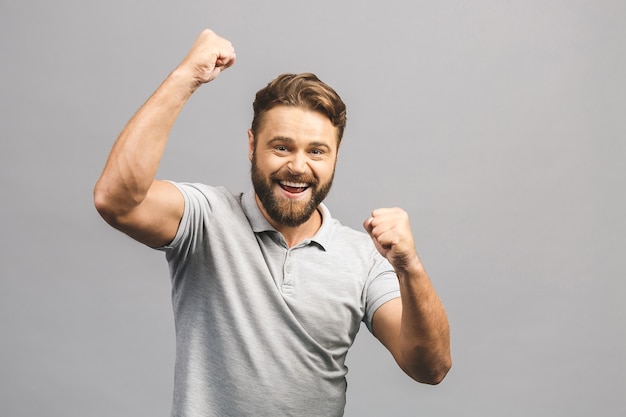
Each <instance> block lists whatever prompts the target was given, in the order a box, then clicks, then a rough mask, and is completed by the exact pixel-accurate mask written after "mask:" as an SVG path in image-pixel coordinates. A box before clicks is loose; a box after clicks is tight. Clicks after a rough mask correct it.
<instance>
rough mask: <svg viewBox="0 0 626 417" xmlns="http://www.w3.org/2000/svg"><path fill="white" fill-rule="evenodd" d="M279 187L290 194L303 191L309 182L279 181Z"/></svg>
mask: <svg viewBox="0 0 626 417" xmlns="http://www.w3.org/2000/svg"><path fill="white" fill-rule="evenodd" d="M278 184H279V185H280V187H281V188H282V189H283V190H285V191H287V192H289V193H292V194H299V193H303V192H304V191H306V190H307V189H308V188H309V184H307V183H305V182H292V181H279V183H278Z"/></svg>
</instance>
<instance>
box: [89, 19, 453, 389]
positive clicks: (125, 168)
mask: <svg viewBox="0 0 626 417" xmlns="http://www.w3.org/2000/svg"><path fill="white" fill-rule="evenodd" d="M235 60H236V55H235V50H234V48H233V46H232V45H231V43H230V42H229V41H227V40H226V39H223V38H221V37H219V36H218V35H217V34H215V33H214V32H213V31H211V30H208V29H207V30H204V31H203V32H202V33H201V34H200V35H199V36H198V38H197V39H196V41H195V42H194V44H193V46H192V48H191V50H190V51H189V53H188V54H187V56H186V57H185V59H184V60H183V61H182V62H181V63H180V64H179V66H178V67H177V68H176V69H175V70H174V71H173V72H172V73H171V74H170V75H169V76H168V77H167V78H166V79H165V80H164V81H163V83H162V84H161V85H160V86H159V88H158V89H157V90H156V91H155V92H154V94H153V95H152V96H151V97H150V98H149V99H148V100H147V101H146V103H145V104H144V105H143V106H142V107H141V108H140V109H139V110H138V111H137V113H136V114H135V115H134V116H133V117H132V118H131V120H130V121H129V122H128V124H127V125H126V126H125V127H124V129H123V130H122V132H121V133H120V135H119V137H118V139H117V141H116V142H115V144H114V146H113V149H112V150H111V153H110V155H109V158H108V160H107V162H106V165H105V167H104V170H103V172H102V175H101V177H100V179H99V180H98V182H97V183H96V186H95V188H94V203H95V206H96V208H97V210H98V212H99V213H100V214H101V216H102V217H103V218H104V219H105V220H106V221H107V222H108V223H109V224H111V225H112V226H113V227H115V228H117V229H119V230H121V231H122V232H124V233H126V234H127V235H129V236H130V237H132V238H134V239H136V240H137V241H139V242H142V243H144V244H146V245H149V246H152V247H158V246H162V245H165V244H167V243H169V242H170V241H171V240H172V239H173V238H174V236H175V234H176V231H177V228H178V224H179V221H180V219H181V217H182V214H183V210H184V201H183V198H182V195H181V194H180V192H179V191H178V189H177V188H176V187H174V186H173V185H172V184H170V183H168V182H164V181H159V180H156V179H155V175H156V172H157V169H158V166H159V163H160V160H161V157H162V155H163V151H164V148H165V144H166V142H167V139H168V135H169V133H170V130H171V128H172V126H173V125H174V122H175V121H176V118H177V117H178V114H179V113H180V111H181V109H182V108H183V106H184V105H185V103H186V102H187V100H188V99H189V97H190V96H191V95H192V94H193V93H194V92H195V91H196V90H197V89H198V88H199V87H200V86H201V85H202V84H205V83H208V82H211V81H213V80H214V79H215V78H216V77H218V76H219V74H220V73H221V72H222V71H224V70H226V69H228V68H229V67H230V66H231V65H233V64H234V63H235ZM248 140H249V158H250V160H251V162H253V165H254V169H253V175H254V177H253V182H257V184H262V185H263V186H264V187H265V189H266V190H265V192H264V193H260V194H265V195H264V196H262V198H259V195H257V204H258V205H259V208H260V209H261V211H262V212H263V214H264V216H265V217H266V218H267V220H268V221H269V222H270V223H271V224H272V225H273V226H274V227H275V228H276V229H277V230H278V231H279V232H281V233H282V234H283V236H284V238H285V240H286V241H287V243H288V244H289V245H290V246H294V245H296V244H297V243H299V242H301V241H302V240H304V239H306V238H310V237H312V236H313V235H314V234H315V233H316V232H317V230H318V229H319V227H320V226H321V215H320V214H319V212H318V211H317V210H316V208H317V204H319V202H320V201H321V199H323V197H324V196H325V193H326V192H327V190H328V189H329V188H330V185H331V184H332V179H333V176H334V172H335V164H336V161H337V153H338V151H339V145H338V138H337V129H336V128H335V127H334V126H333V125H332V123H331V122H330V120H328V119H327V118H326V117H325V116H324V115H322V114H320V113H317V112H314V111H307V110H304V109H301V108H298V107H285V106H277V107H275V108H272V109H270V110H269V111H267V113H266V115H265V116H264V119H263V124H262V126H261V127H260V129H259V130H258V131H257V135H256V137H255V136H254V135H253V133H252V132H251V131H248ZM281 181H283V183H282V186H281ZM285 181H287V182H286V183H285ZM316 195H317V197H316ZM311 201H312V203H311ZM270 203H271V204H273V205H274V206H275V208H274V209H270V210H268V209H266V207H265V205H267V206H268V208H269V206H270ZM363 227H364V229H365V230H366V231H367V233H369V235H370V236H371V238H372V240H373V242H374V245H375V246H376V248H377V249H378V251H379V252H380V253H381V254H382V256H384V257H386V258H387V259H388V260H389V262H390V263H391V265H392V266H393V268H394V270H395V271H396V273H397V275H398V280H399V283H400V292H401V297H400V298H398V299H395V300H391V301H389V302H387V303H385V304H384V305H383V306H381V307H380V308H379V309H378V310H377V311H376V313H375V314H374V318H373V330H374V335H375V336H376V337H377V338H378V339H379V340H380V341H381V342H382V343H383V345H385V346H386V347H387V349H389V351H390V352H391V354H392V355H393V357H394V358H395V360H396V361H397V363H398V364H399V366H400V367H401V368H402V369H403V370H404V371H405V372H406V373H407V374H408V375H409V376H411V377H412V378H414V379H415V380H417V381H420V382H424V383H429V384H437V383H439V382H440V381H441V380H442V379H443V378H444V377H445V375H446V373H447V372H448V370H449V368H450V366H451V358H450V336H449V328H448V320H447V317H446V313H445V310H444V308H443V305H442V303H441V301H440V300H439V297H438V296H437V293H436V292H435V290H434V288H433V286H432V284H431V281H430V279H429V277H428V274H427V273H426V270H425V269H424V267H423V265H422V263H421V261H420V259H419V257H418V255H417V251H416V249H415V243H414V239H413V235H412V233H411V227H410V224H409V218H408V215H407V213H406V212H405V211H403V210H402V209H399V208H382V209H376V210H374V211H372V215H371V217H370V218H368V219H367V220H365V221H364V223H363Z"/></svg>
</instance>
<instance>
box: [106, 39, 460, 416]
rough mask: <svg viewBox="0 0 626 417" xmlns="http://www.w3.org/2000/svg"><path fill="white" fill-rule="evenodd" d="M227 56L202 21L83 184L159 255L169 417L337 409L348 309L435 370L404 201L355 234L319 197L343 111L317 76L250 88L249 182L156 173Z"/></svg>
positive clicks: (431, 311) (436, 330)
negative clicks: (174, 178) (171, 354)
mask: <svg viewBox="0 0 626 417" xmlns="http://www.w3.org/2000/svg"><path fill="white" fill-rule="evenodd" d="M234 63H235V51H234V49H233V46H232V45H231V43H230V42H229V41H227V40H226V39H224V38H221V37H220V36H218V35H217V34H215V33H214V32H212V31H211V30H208V29H207V30H205V31H203V32H202V33H201V34H200V35H199V37H198V38H197V39H196V41H195V43H194V45H193V46H192V48H191V50H190V51H189V53H188V54H187V56H186V57H185V59H184V60H183V61H182V62H181V63H180V64H179V65H178V66H177V68H176V69H175V70H174V71H173V72H172V73H171V74H170V75H169V76H168V77H167V78H166V80H165V81H164V82H163V83H162V84H161V86H160V87H159V88H158V89H157V90H156V91H155V93H154V94H153V95H152V96H151V97H150V98H149V99H148V101H147V102H146V103H145V104H144V105H143V106H142V107H141V108H140V109H139V111H138V112H137V113H136V114H135V115H134V116H133V117H132V119H131V120H130V122H129V123H128V124H127V126H126V127H125V128H124V129H123V131H122V132H121V134H120V136H119V137H118V139H117V141H116V142H115V145H114V146H113V149H112V150H111V153H110V155H109V158H108V160H107V163H106V165H105V168H104V170H103V173H102V175H101V177H100V179H99V180H98V182H97V184H96V187H95V190H94V199H95V205H96V208H97V209H98V211H99V213H100V214H101V215H102V217H103V218H104V219H105V220H106V221H107V222H108V223H109V224H111V225H112V226H114V227H115V228H117V229H119V230H121V231H123V232H124V233H126V234H127V235H129V236H131V237H132V238H134V239H136V240H137V241H139V242H141V243H144V244H146V245H148V246H150V247H153V248H156V249H159V250H162V251H164V252H165V255H166V258H167V260H168V263H169V266H170V273H171V280H172V303H173V307H174V317H175V327H176V365H175V384H174V398H173V405H172V416H236V417H242V416H255V417H257V416H299V417H302V416H341V415H343V411H344V406H345V401H346V396H345V394H346V379H345V377H346V373H347V368H346V366H345V358H346V354H347V352H348V349H349V347H350V346H351V345H352V343H353V341H354V338H355V336H356V334H357V331H358V329H359V327H360V323H361V322H364V323H365V324H366V325H367V327H368V329H369V330H370V331H371V332H372V333H373V334H374V336H375V337H376V338H377V339H378V340H380V341H381V342H382V344H383V345H384V346H385V347H386V348H387V349H388V350H389V351H390V352H391V354H392V355H393V357H394V358H395V360H396V362H397V363H398V365H399V366H400V367H401V368H402V370H404V371H405V372H406V373H407V374H408V375H409V376H410V377H411V378H413V379H415V380H416V381H419V382H423V383H428V384H437V383H439V382H440V381H441V380H442V379H443V378H444V376H445V375H446V373H447V372H448V370H449V368H450V366H451V359H450V337H449V328H448V320H447V317H446V313H445V311H444V308H443V306H442V303H441V301H440V300H439V297H438V296H437V294H436V292H435V290H434V289H433V287H432V284H431V281H430V279H429V277H428V275H427V273H426V271H425V269H424V267H423V265H422V263H421V262H420V259H419V257H418V255H417V252H416V249H415V244H414V240H413V236H412V234H411V229H410V225H409V219H408V216H407V214H406V212H404V211H403V210H401V209H398V208H383V209H376V210H373V211H372V215H371V217H369V218H368V219H366V220H365V221H364V223H363V226H364V229H365V231H366V233H364V232H360V231H355V230H353V229H350V228H348V227H345V226H343V225H341V224H340V223H339V222H338V221H337V220H335V219H333V218H332V217H331V214H330V211H329V210H328V208H327V207H326V206H325V205H324V204H323V200H324V198H325V197H326V195H327V194H328V192H329V190H330V188H331V184H332V181H333V176H334V172H335V164H336V162H337V153H338V151H339V147H340V143H341V139H342V136H343V131H344V128H345V124H346V108H345V105H344V103H343V101H342V100H341V98H340V97H339V95H338V94H337V93H336V92H335V90H333V89H332V88H331V87H329V86H328V85H326V84H325V83H323V82H322V81H320V80H319V79H318V78H317V77H316V76H315V75H313V74H284V75H281V76H279V77H277V78H276V79H275V80H273V81H272V82H270V83H269V84H268V85H267V86H266V87H265V88H263V89H262V90H260V91H259V92H258V93H257V95H256V98H255V101H254V105H253V107H254V119H253V121H252V126H251V128H250V129H249V130H248V142H249V158H250V161H251V165H252V168H251V173H252V184H253V186H254V187H253V191H250V192H247V193H238V194H237V193H231V192H229V191H228V190H226V189H225V188H223V187H214V186H209V185H205V184H199V183H174V182H168V181H161V180H156V179H155V176H156V172H157V168H158V165H159V162H160V159H161V156H162V154H163V151H164V148H165V144H166V141H167V139H168V135H169V132H170V130H171V128H172V126H173V124H174V122H175V120H176V118H177V116H178V114H179V113H180V111H181V109H182V108H183V106H184V105H185V103H186V102H187V100H188V99H189V97H190V96H191V95H192V94H193V93H194V92H195V91H196V90H197V89H198V88H199V87H200V86H201V85H203V84H205V83H208V82H210V81H212V80H214V79H215V78H216V77H217V76H218V75H219V74H220V73H221V72H222V71H224V70H226V69H227V68H229V67H230V66H231V65H233V64H234Z"/></svg>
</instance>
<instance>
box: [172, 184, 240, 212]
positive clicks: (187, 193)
mask: <svg viewBox="0 0 626 417" xmlns="http://www.w3.org/2000/svg"><path fill="white" fill-rule="evenodd" d="M170 182H171V183H172V184H174V186H176V187H177V188H178V189H179V190H180V192H181V193H182V194H183V197H184V198H185V205H186V206H201V207H203V208H205V209H208V211H210V212H212V211H215V210H220V209H230V210H232V209H233V208H240V207H241V199H240V196H241V194H235V193H233V192H231V191H229V190H228V189H227V188H225V187H222V186H212V185H207V184H202V183H197V182H174V181H170Z"/></svg>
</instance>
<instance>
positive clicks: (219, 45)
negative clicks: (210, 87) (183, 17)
mask: <svg viewBox="0 0 626 417" xmlns="http://www.w3.org/2000/svg"><path fill="white" fill-rule="evenodd" d="M235 59H236V56H235V48H233V45H232V44H231V43H230V42H229V41H228V40H226V39H224V38H222V37H220V36H218V35H217V34H216V33H215V32H213V31H212V30H210V29H205V30H203V31H202V33H200V35H198V37H197V38H196V41H195V42H194V44H193V46H192V47H191V49H190V50H189V52H188V53H187V56H186V57H185V59H184V60H183V62H181V64H180V65H179V68H181V69H182V68H184V69H186V70H187V71H189V72H190V75H191V76H192V77H193V78H194V80H195V82H196V83H197V85H198V86H199V85H200V84H204V83H207V82H209V81H212V80H214V79H215V78H216V77H217V76H218V75H219V74H220V73H221V72H222V71H224V70H225V69H226V68H228V67H230V66H231V65H233V64H234V63H235Z"/></svg>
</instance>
